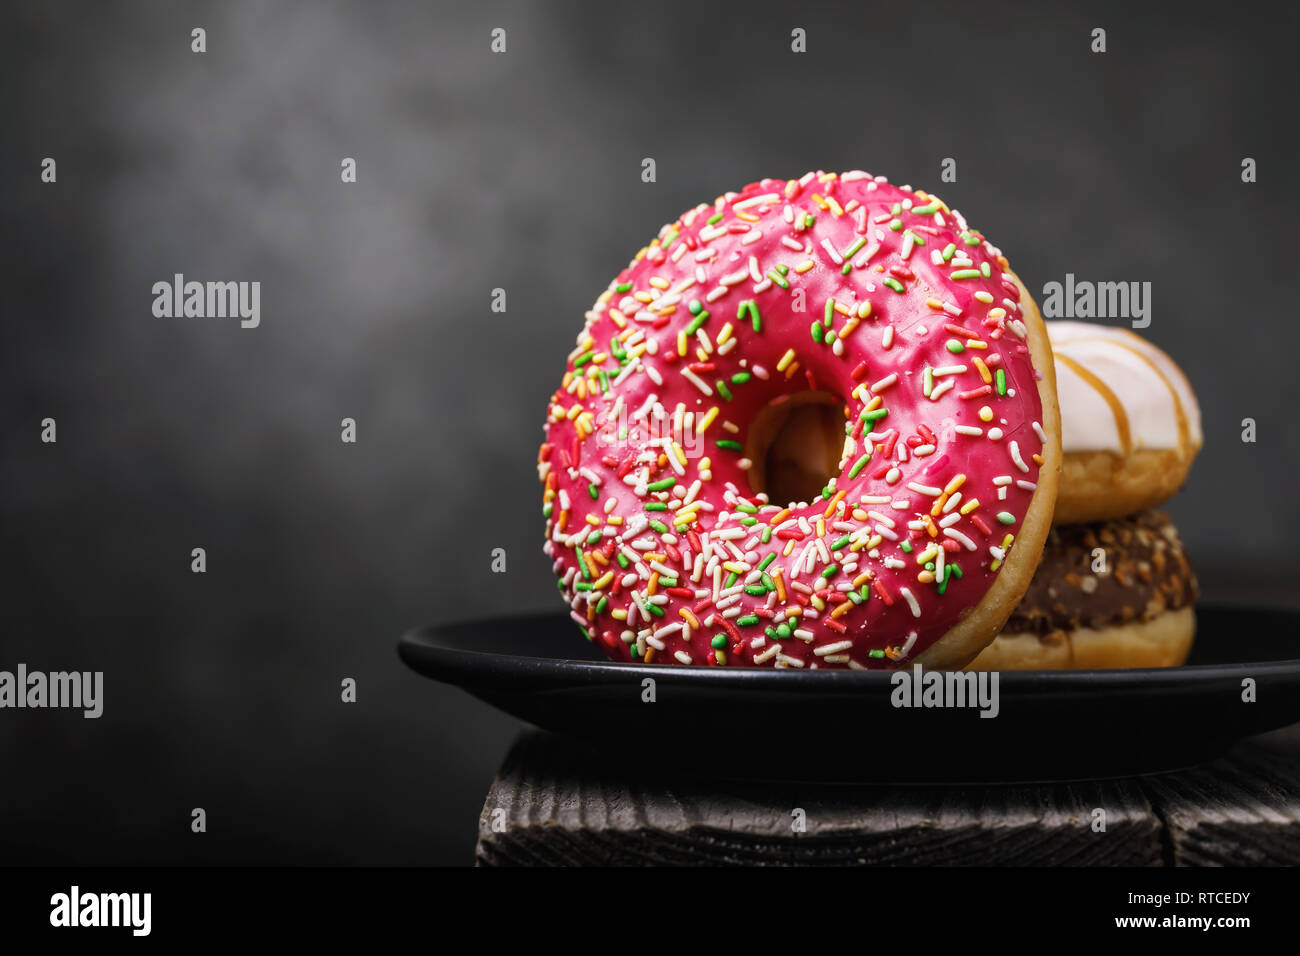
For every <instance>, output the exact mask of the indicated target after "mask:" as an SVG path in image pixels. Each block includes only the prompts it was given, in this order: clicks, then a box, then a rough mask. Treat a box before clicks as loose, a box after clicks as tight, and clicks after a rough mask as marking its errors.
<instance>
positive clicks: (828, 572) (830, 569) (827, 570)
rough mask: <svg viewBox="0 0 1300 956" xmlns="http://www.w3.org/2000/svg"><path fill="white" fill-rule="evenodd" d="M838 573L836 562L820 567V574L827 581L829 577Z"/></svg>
mask: <svg viewBox="0 0 1300 956" xmlns="http://www.w3.org/2000/svg"><path fill="white" fill-rule="evenodd" d="M839 573H840V566H839V565H838V564H828V565H826V567H824V568H822V574H821V576H822V577H824V578H825V579H826V580H827V581H829V580H830V579H831V578H833V577H835V575H837V574H839Z"/></svg>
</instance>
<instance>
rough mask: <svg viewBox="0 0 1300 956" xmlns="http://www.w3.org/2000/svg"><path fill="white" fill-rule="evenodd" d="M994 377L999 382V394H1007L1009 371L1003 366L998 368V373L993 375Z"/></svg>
mask: <svg viewBox="0 0 1300 956" xmlns="http://www.w3.org/2000/svg"><path fill="white" fill-rule="evenodd" d="M993 378H994V381H996V382H997V386H998V394H999V395H1005V394H1006V393H1007V372H1006V369H1001V368H1000V369H998V370H997V373H996V374H995V375H994V376H993Z"/></svg>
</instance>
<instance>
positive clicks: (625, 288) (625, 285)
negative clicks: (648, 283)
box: [614, 282, 632, 293]
mask: <svg viewBox="0 0 1300 956" xmlns="http://www.w3.org/2000/svg"><path fill="white" fill-rule="evenodd" d="M614 291H615V292H618V293H623V292H631V291H632V283H630V282H620V283H619V284H618V285H616V286H614Z"/></svg>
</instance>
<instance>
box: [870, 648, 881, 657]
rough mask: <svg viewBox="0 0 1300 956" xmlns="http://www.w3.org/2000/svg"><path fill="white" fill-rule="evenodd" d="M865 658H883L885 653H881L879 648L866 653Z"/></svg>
mask: <svg viewBox="0 0 1300 956" xmlns="http://www.w3.org/2000/svg"><path fill="white" fill-rule="evenodd" d="M867 656H868V657H876V658H880V657H884V656H885V652H884V651H882V650H880V649H879V648H876V649H875V650H873V651H867Z"/></svg>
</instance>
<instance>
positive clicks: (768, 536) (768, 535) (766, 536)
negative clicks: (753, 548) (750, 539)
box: [758, 524, 772, 544]
mask: <svg viewBox="0 0 1300 956" xmlns="http://www.w3.org/2000/svg"><path fill="white" fill-rule="evenodd" d="M758 540H760V541H762V542H763V544H767V543H768V542H769V541H771V540H772V526H771V525H770V524H765V525H763V530H762V531H760V532H759V533H758Z"/></svg>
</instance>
